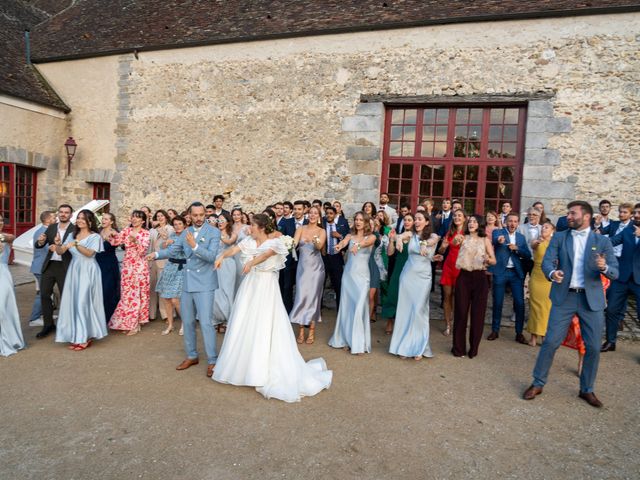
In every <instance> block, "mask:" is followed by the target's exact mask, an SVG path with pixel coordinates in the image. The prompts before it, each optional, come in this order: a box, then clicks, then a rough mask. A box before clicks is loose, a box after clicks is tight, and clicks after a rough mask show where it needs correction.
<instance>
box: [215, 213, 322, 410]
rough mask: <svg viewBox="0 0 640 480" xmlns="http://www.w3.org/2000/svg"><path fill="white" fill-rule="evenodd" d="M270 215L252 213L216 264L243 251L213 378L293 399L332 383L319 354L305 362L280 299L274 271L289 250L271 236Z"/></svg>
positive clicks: (218, 265)
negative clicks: (244, 231)
mask: <svg viewBox="0 0 640 480" xmlns="http://www.w3.org/2000/svg"><path fill="white" fill-rule="evenodd" d="M270 225H271V220H270V219H269V217H268V216H267V215H264V214H258V215H254V217H253V219H252V223H251V236H250V237H247V238H245V239H244V240H242V241H241V242H240V243H239V244H238V245H237V246H235V247H233V248H229V249H227V250H225V252H224V253H223V254H222V255H221V256H220V257H218V259H217V260H216V263H215V267H216V269H217V268H219V267H220V265H221V264H222V262H223V261H224V259H225V258H228V257H231V256H233V255H236V254H238V253H241V255H242V260H243V263H244V269H243V274H245V275H246V277H245V278H244V280H243V281H242V284H241V285H240V288H239V290H238V292H237V294H236V298H235V301H234V304H233V308H232V310H231V317H230V318H229V328H228V330H227V333H226V335H225V338H224V342H223V344H222V348H221V349H220V355H219V357H218V362H217V363H216V368H215V371H214V374H213V380H215V381H216V382H220V383H230V384H232V385H247V386H252V387H256V390H257V391H258V392H260V393H261V394H262V395H264V396H265V397H266V398H277V399H279V400H284V401H285V402H297V401H300V399H301V398H302V397H305V396H312V395H315V394H317V393H318V392H320V391H321V390H323V389H325V388H329V386H330V385H331V378H332V372H331V370H327V365H326V363H325V361H324V360H323V359H322V358H316V359H314V360H311V361H309V362H306V363H305V361H304V359H303V358H302V356H301V355H300V352H299V351H298V345H297V344H296V340H295V337H294V335H293V330H292V329H291V324H290V323H289V316H288V315H287V311H286V309H285V307H284V304H283V303H282V297H281V295H280V288H279V286H278V272H279V270H281V269H282V268H284V263H285V258H286V256H287V254H288V253H289V252H288V250H287V248H286V247H285V245H284V242H283V241H282V240H281V239H280V238H269V233H271V231H272V229H271V227H270Z"/></svg>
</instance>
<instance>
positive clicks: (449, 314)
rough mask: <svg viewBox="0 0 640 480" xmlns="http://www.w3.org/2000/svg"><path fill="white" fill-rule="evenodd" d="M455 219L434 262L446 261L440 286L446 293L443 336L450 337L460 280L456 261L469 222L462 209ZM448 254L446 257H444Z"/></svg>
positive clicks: (458, 211) (455, 213) (455, 215)
mask: <svg viewBox="0 0 640 480" xmlns="http://www.w3.org/2000/svg"><path fill="white" fill-rule="evenodd" d="M452 215H453V218H452V220H451V226H450V227H449V231H448V232H447V233H446V234H445V236H444V238H443V239H442V244H441V245H440V248H439V249H438V255H434V257H433V260H434V261H436V262H441V261H442V260H443V259H444V265H443V266H442V276H441V277H440V285H442V289H443V291H444V302H443V304H444V320H445V322H446V324H447V327H446V328H445V330H444V332H442V333H443V335H449V334H450V333H451V324H452V322H453V292H454V287H455V285H456V281H457V280H458V274H459V273H460V270H458V269H457V268H456V260H458V252H459V251H460V245H462V241H463V240H464V229H465V225H466V222H467V216H466V215H465V213H464V211H463V210H461V209H458V210H456V211H455V212H453V213H452ZM445 252H446V255H443V254H444V253H445Z"/></svg>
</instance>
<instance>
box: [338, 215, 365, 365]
mask: <svg viewBox="0 0 640 480" xmlns="http://www.w3.org/2000/svg"><path fill="white" fill-rule="evenodd" d="M375 241H376V237H375V235H373V233H372V232H371V219H370V217H369V215H367V214H365V213H363V212H358V213H356V214H355V216H354V218H353V229H352V231H351V233H350V234H349V235H347V236H346V237H344V239H343V240H342V241H341V242H340V243H338V245H336V247H335V249H336V251H341V250H342V249H344V248H346V247H348V253H347V255H348V257H347V264H346V265H345V267H344V272H343V274H342V287H341V291H340V308H339V309H338V317H337V319H336V327H335V330H334V331H333V336H332V337H331V339H330V340H329V346H331V347H333V348H349V349H350V350H351V353H352V354H362V353H365V352H367V353H368V352H370V351H371V327H370V325H369V281H370V273H369V257H370V256H371V250H372V248H373V245H374V243H375Z"/></svg>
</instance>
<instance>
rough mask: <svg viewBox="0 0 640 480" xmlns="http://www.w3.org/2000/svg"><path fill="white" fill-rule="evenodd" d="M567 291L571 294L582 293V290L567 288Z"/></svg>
mask: <svg viewBox="0 0 640 480" xmlns="http://www.w3.org/2000/svg"><path fill="white" fill-rule="evenodd" d="M569 291H570V292H573V293H583V292H584V288H569Z"/></svg>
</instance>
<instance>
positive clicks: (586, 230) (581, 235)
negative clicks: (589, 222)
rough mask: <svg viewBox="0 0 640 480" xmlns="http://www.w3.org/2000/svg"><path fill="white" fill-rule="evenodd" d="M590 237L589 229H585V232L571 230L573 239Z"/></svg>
mask: <svg viewBox="0 0 640 480" xmlns="http://www.w3.org/2000/svg"><path fill="white" fill-rule="evenodd" d="M587 235H589V229H588V228H585V229H584V230H571V236H573V237H586V236H587Z"/></svg>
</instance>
